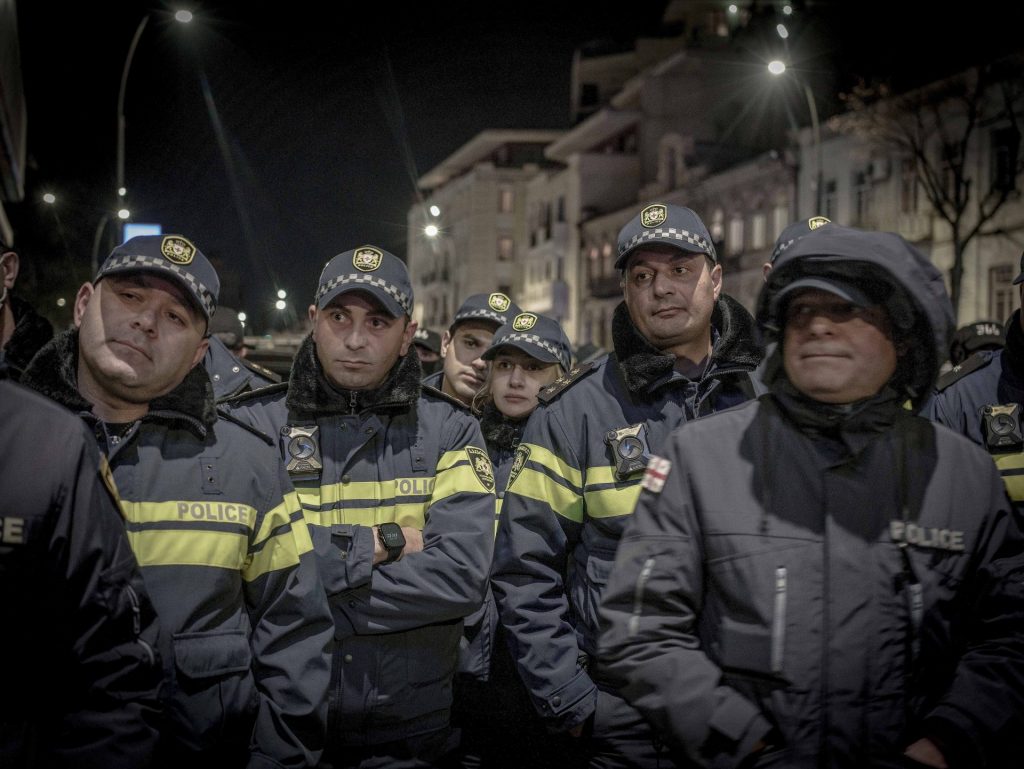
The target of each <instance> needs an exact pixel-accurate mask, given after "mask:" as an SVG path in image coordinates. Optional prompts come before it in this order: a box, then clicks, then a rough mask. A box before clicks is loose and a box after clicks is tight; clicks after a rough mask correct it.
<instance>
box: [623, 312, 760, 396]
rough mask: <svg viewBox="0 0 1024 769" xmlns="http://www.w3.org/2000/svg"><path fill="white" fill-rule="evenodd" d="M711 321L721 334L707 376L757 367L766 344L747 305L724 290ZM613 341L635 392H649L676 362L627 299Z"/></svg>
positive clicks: (716, 342) (626, 377)
mask: <svg viewBox="0 0 1024 769" xmlns="http://www.w3.org/2000/svg"><path fill="white" fill-rule="evenodd" d="M711 325H712V326H713V327H714V328H715V330H717V331H718V338H717V340H716V341H715V344H714V347H713V348H712V350H711V360H710V361H708V365H707V368H706V369H705V374H704V376H705V377H708V376H714V374H715V372H716V370H719V369H724V368H727V367H728V368H729V369H733V368H737V369H743V370H746V371H753V370H754V369H755V368H756V367H757V364H758V363H760V362H761V358H762V357H763V356H764V347H762V345H761V342H760V339H759V335H758V333H757V330H756V327H755V325H754V319H753V318H752V317H751V315H750V313H749V312H747V311H746V310H745V309H744V308H743V305H741V304H740V303H739V302H737V301H736V300H735V299H733V298H732V297H731V296H727V295H725V294H721V295H720V296H719V297H718V301H717V302H715V308H714V310H713V311H712V313H711ZM612 343H613V345H614V348H615V358H616V363H617V365H618V367H619V371H620V372H621V374H622V379H623V381H624V382H625V383H626V388H627V389H628V390H629V391H630V392H631V393H632V394H633V395H640V394H642V393H645V392H647V391H648V390H649V389H650V387H651V386H652V385H654V384H655V383H656V382H658V381H660V380H661V379H663V378H664V377H666V376H668V375H669V374H671V373H672V370H673V368H674V367H675V365H676V359H675V356H673V355H666V354H665V353H663V352H661V351H660V350H658V349H657V348H656V347H655V346H654V345H652V344H651V343H650V342H649V341H647V338H646V337H644V336H643V335H642V334H641V333H640V332H639V331H638V330H637V327H636V325H635V324H634V323H633V319H632V318H631V317H630V315H629V310H628V309H627V307H626V303H625V302H620V303H619V305H618V306H617V307H616V308H615V312H614V314H613V315H612Z"/></svg>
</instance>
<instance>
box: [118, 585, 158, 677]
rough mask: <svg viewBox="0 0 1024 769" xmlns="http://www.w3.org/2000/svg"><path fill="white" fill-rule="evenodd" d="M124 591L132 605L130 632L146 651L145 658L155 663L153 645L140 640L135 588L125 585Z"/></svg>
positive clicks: (140, 612)
mask: <svg viewBox="0 0 1024 769" xmlns="http://www.w3.org/2000/svg"><path fill="white" fill-rule="evenodd" d="M125 591H126V592H127V593H128V600H129V602H131V605H132V634H133V635H134V636H135V640H136V641H138V643H139V645H140V646H141V647H142V648H143V650H144V651H145V652H146V658H147V659H148V660H149V664H150V665H155V664H156V655H155V654H154V653H153V647H152V646H150V645H149V644H148V643H146V642H145V641H144V640H142V609H141V608H140V606H139V596H138V594H136V592H135V588H133V587H132V586H131V585H125Z"/></svg>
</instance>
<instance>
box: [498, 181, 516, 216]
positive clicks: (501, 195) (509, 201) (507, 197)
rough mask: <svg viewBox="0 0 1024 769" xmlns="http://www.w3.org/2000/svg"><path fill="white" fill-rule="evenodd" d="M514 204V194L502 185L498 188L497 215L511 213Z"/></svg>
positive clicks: (510, 189)
mask: <svg viewBox="0 0 1024 769" xmlns="http://www.w3.org/2000/svg"><path fill="white" fill-rule="evenodd" d="M515 203H516V198H515V193H514V192H513V190H512V188H511V187H508V186H505V185H502V186H501V187H499V188H498V213H501V214H510V213H512V212H513V211H514V210H515Z"/></svg>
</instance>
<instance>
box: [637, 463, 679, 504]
mask: <svg viewBox="0 0 1024 769" xmlns="http://www.w3.org/2000/svg"><path fill="white" fill-rule="evenodd" d="M671 469H672V460H670V459H665V458H663V457H659V456H657V455H652V456H651V459H650V461H649V462H648V463H647V472H645V473H644V479H643V480H642V481H641V482H640V485H641V486H642V487H643V488H645V489H647V490H648V491H650V492H651V493H652V494H660V493H661V490H662V489H663V488H664V487H665V479H666V478H668V473H669V470H671Z"/></svg>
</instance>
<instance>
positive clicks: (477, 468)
mask: <svg viewBox="0 0 1024 769" xmlns="http://www.w3.org/2000/svg"><path fill="white" fill-rule="evenodd" d="M466 453H467V454H468V455H469V464H470V466H471V467H472V468H473V472H474V473H475V474H476V477H477V480H479V481H480V485H481V486H483V487H484V488H485V489H487V491H494V469H493V468H492V467H491V458H490V457H489V456H487V452H486V451H484V450H483V449H478V448H477V447H476V446H466Z"/></svg>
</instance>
